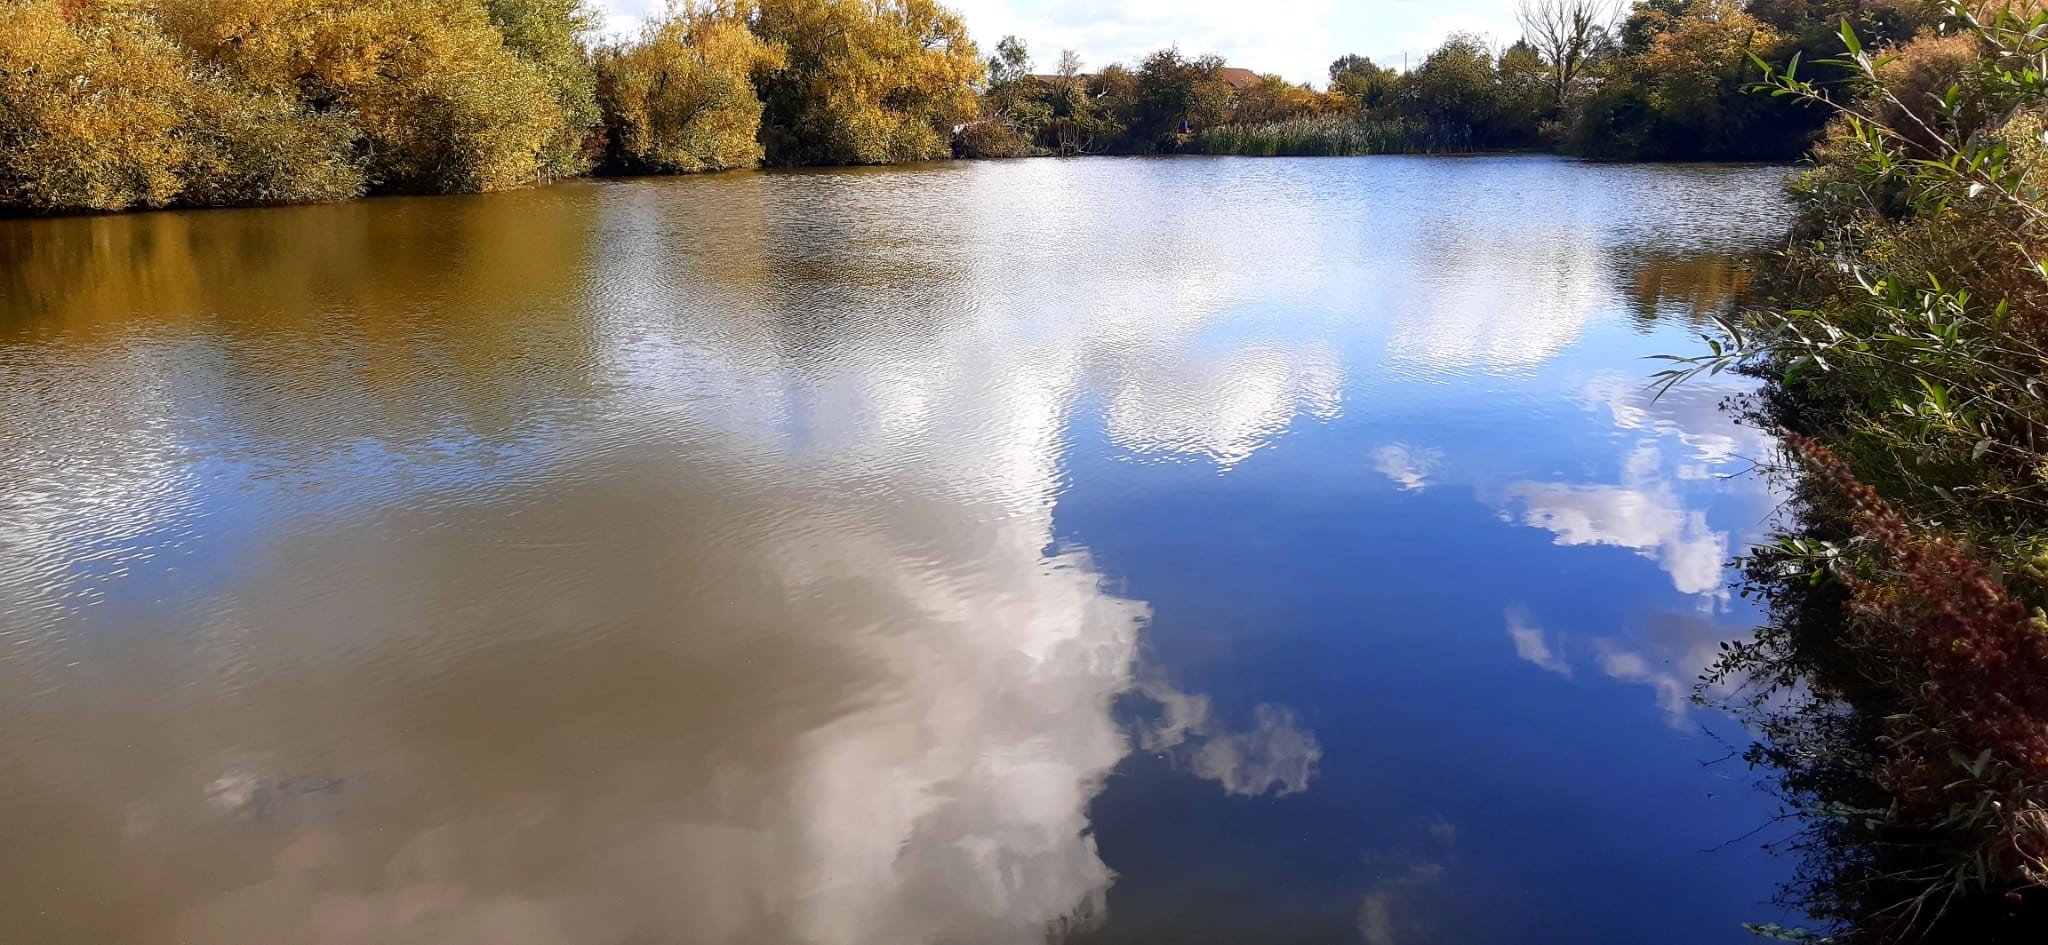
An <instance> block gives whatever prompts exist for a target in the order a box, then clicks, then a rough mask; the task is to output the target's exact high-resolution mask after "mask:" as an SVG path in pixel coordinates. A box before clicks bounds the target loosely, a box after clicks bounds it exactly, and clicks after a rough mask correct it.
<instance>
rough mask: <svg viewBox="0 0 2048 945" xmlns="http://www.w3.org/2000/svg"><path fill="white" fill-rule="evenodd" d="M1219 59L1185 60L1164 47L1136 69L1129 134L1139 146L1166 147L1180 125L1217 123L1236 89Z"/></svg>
mask: <svg viewBox="0 0 2048 945" xmlns="http://www.w3.org/2000/svg"><path fill="white" fill-rule="evenodd" d="M1222 71H1223V57H1221V56H1216V55H1207V56H1199V57H1195V58H1189V57H1187V56H1183V55H1181V52H1180V50H1179V49H1178V48H1174V47H1168V48H1166V49H1162V50H1159V51H1158V52H1155V53H1153V54H1151V55H1149V56H1146V57H1145V60H1144V62H1142V63H1140V64H1139V66H1138V73H1137V87H1136V89H1135V92H1136V101H1135V102H1134V107H1133V114H1132V119H1131V125H1130V134H1131V136H1132V137H1133V138H1134V139H1136V143H1138V144H1139V145H1140V146H1141V147H1142V146H1144V145H1145V144H1148V143H1149V144H1151V145H1153V146H1155V147H1164V146H1165V143H1166V142H1169V141H1170V140H1171V138H1172V135H1173V134H1174V132H1175V131H1177V130H1178V129H1179V128H1180V126H1181V124H1182V123H1183V122H1185V123H1187V124H1188V125H1190V126H1196V127H1199V126H1207V125H1215V124H1220V123H1222V121H1223V115H1224V112H1225V110H1227V109H1228V108H1229V107H1230V103H1231V99H1232V98H1233V97H1235V94H1236V93H1235V91H1234V90H1233V89H1232V88H1231V87H1230V83H1228V82H1225V81H1224V80H1223V76H1222Z"/></svg>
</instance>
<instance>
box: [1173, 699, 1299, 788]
mask: <svg viewBox="0 0 2048 945" xmlns="http://www.w3.org/2000/svg"><path fill="white" fill-rule="evenodd" d="M1137 688H1138V691H1140V692H1142V693H1144V694H1145V696H1146V697H1147V698H1149V699H1151V700H1153V701H1155V702H1157V703H1159V704H1160V706H1161V707H1162V708H1161V712H1160V715H1159V717H1158V718H1156V719H1153V720H1152V721H1151V722H1150V723H1148V724H1146V725H1143V726H1141V727H1140V731H1139V733H1138V744H1139V747H1140V748H1143V749H1144V750H1145V751H1149V752H1172V753H1175V754H1177V756H1178V757H1179V758H1180V759H1182V760H1183V761H1184V762H1185V763H1186V764H1187V766H1188V769H1189V770H1190V771H1191V772H1193V773H1194V775H1195V776H1196V777H1199V778H1205V779H1208V780H1210V781H1214V782H1216V783H1217V784H1220V785H1222V786H1223V790H1224V792H1225V793H1227V794H1233V795H1237V796H1241V797H1260V796H1263V795H1265V794H1267V793H1268V792H1271V793H1272V794H1273V796H1275V797H1285V796H1287V795H1289V794H1299V793H1301V792H1302V791H1306V790H1308V786H1309V782H1311V781H1313V780H1315V775H1316V764H1317V762H1319V761H1321V760H1322V757H1323V746H1322V743H1321V742H1319V741H1317V740H1316V736H1315V733H1314V732H1312V731H1309V730H1308V729H1306V728H1303V727H1302V726H1301V724H1300V722H1299V721H1297V720H1296V719H1295V716H1294V710H1292V709H1289V708H1287V707H1286V706H1278V705H1270V704H1263V703H1262V704H1260V705H1258V706H1256V707H1254V708H1253V709H1252V727H1251V728H1249V729H1233V728H1231V727H1230V726H1228V725H1225V724H1224V723H1223V722H1221V721H1219V720H1218V719H1217V718H1216V717H1215V716H1214V715H1213V714H1212V713H1211V710H1210V703H1209V697H1207V696H1201V695H1190V694H1188V693H1184V692H1181V691H1180V690H1178V689H1175V688H1173V687H1172V686H1171V685H1168V684H1166V683H1163V682H1159V681H1156V680H1155V681H1152V682H1147V683H1143V684H1140V685H1139V686H1138V687H1137Z"/></svg>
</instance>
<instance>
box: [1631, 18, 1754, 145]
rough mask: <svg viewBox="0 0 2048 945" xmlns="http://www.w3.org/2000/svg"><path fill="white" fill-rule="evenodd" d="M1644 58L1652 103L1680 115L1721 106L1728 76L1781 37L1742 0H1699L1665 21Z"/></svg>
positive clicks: (1645, 76) (1643, 68) (1641, 65)
mask: <svg viewBox="0 0 2048 945" xmlns="http://www.w3.org/2000/svg"><path fill="white" fill-rule="evenodd" d="M1664 26H1665V28H1664V29H1662V30H1660V31H1659V32H1657V33H1656V34H1655V36H1654V37H1653V38H1652V39H1651V41H1650V48H1649V49H1648V51H1646V52H1645V53H1644V54H1643V56H1642V58H1641V59H1640V60H1639V63H1638V67H1639V68H1640V69H1641V70H1642V71H1643V73H1644V79H1645V82H1644V84H1645V85H1647V86H1648V87H1649V89H1650V104H1651V105H1653V106H1654V107H1656V108H1657V109H1658V110H1659V111H1662V112H1665V113H1667V114H1671V115H1676V116H1690V115H1697V114H1700V113H1702V112H1706V111H1710V110H1712V109H1714V108H1716V107H1718V103H1719V98H1718V91H1719V88H1720V85H1721V80H1722V79H1723V77H1725V76H1727V75H1728V74H1729V73H1730V72H1731V71H1734V70H1739V69H1743V68H1746V67H1747V64H1748V62H1749V56H1750V54H1751V53H1752V52H1758V53H1761V52H1766V51H1768V50H1770V49H1771V48H1772V47H1774V46H1776V45H1777V44H1778V42H1779V36H1778V34H1777V32H1776V31H1774V30H1772V29H1771V28H1770V27H1769V26H1767V25H1765V24H1764V23H1763V22H1762V21H1761V20H1758V19H1757V18H1756V17H1754V16H1751V15H1750V14H1749V12H1748V11H1746V10H1744V9H1743V4H1742V3H1741V2H1740V0H1697V2H1695V3H1692V4H1690V5H1688V6H1687V7H1686V9H1685V14H1684V15H1683V16H1679V17H1676V18H1674V19H1672V20H1671V21H1669V22H1668V23H1667V24H1664Z"/></svg>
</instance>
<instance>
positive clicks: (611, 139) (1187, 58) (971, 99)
mask: <svg viewBox="0 0 2048 945" xmlns="http://www.w3.org/2000/svg"><path fill="white" fill-rule="evenodd" d="M1608 2H1612V0H1530V5H1529V6H1526V7H1525V8H1524V9H1523V15H1522V28H1523V34H1524V35H1523V36H1522V38H1521V39H1519V40H1518V41H1516V42H1515V43H1514V44H1512V45H1510V46H1508V47H1506V48H1504V49H1500V50H1495V49H1494V48H1493V47H1492V46H1491V45H1489V43H1488V42H1487V41H1486V40H1484V39H1483V38H1481V37H1478V36H1473V35H1469V34H1461V35H1456V36H1452V37H1451V38H1450V39H1449V40H1447V41H1446V42H1445V43H1444V44H1443V45H1442V46H1441V47H1440V48H1438V49H1437V50H1435V51H1434V52H1432V53H1430V54H1429V55H1428V56H1426V57H1424V58H1423V60H1422V61H1421V62H1420V63H1419V64H1418V65H1417V66H1416V67H1415V68H1413V69H1409V70H1406V71H1402V70H1396V69H1393V68H1389V67H1387V66H1385V65H1381V64H1377V63H1374V62H1372V61H1371V60H1370V59H1367V58H1365V57H1362V56H1345V57H1343V58H1341V59H1339V60H1337V61H1336V62H1335V63H1333V64H1332V65H1331V67H1330V72H1329V82H1328V85H1327V87H1326V88H1323V89H1315V88H1311V87H1308V86H1305V85H1299V84H1295V83H1290V82H1288V81H1286V80H1285V79H1282V78H1280V77H1279V76H1274V75H1252V74H1250V73H1246V72H1244V71H1243V70H1231V69H1227V68H1226V66H1225V63H1224V62H1223V60H1221V59H1220V58H1218V57H1216V56H1193V55H1187V54H1183V53H1182V52H1181V51H1180V50H1178V49H1176V48H1167V49H1163V50H1160V51H1158V52H1155V53H1153V54H1151V55H1149V56H1146V57H1144V58H1143V59H1142V60H1140V61H1139V62H1137V63H1136V64H1135V65H1133V66H1129V67H1126V66H1123V65H1108V66H1105V67H1103V68H1101V69H1099V70H1094V71H1089V70H1087V69H1086V68H1085V67H1084V64H1083V63H1082V62H1081V61H1080V60H1079V59H1078V57H1076V56H1075V55H1074V54H1073V53H1071V52H1067V53H1063V54H1061V55H1060V57H1059V60H1058V64H1057V66H1056V67H1054V68H1053V70H1052V71H1050V72H1047V73H1043V74H1037V73H1034V72H1033V71H1032V60H1031V56H1030V54H1029V52H1028V50H1027V49H1026V48H1025V46H1024V44H1023V43H1022V42H1020V41H1018V40H1017V39H1016V38H1015V37H1010V38H1006V39H1004V40H1003V41H1002V42H1000V43H998V44H997V47H996V48H995V50H993V54H992V55H988V56H986V57H984V55H983V53H982V51H981V50H980V49H978V48H977V47H976V45H975V43H974V42H973V41H972V40H971V39H970V38H969V36H968V33H967V29H966V25H965V24H964V23H963V22H962V20H961V18H960V16H959V15H958V14H957V13H955V12H953V11H952V10H949V9H947V8H946V7H944V6H941V5H940V4H939V3H937V2H936V0H673V2H672V3H671V5H670V6H669V7H668V8H667V9H666V11H665V12H663V13H662V14H660V15H658V16H656V17H654V18H652V19H651V20H650V21H649V22H647V23H645V24H644V25H643V26H642V27H641V28H640V30H639V32H638V33H637V34H635V35H632V36H629V37H604V36H602V35H600V34H599V32H598V31H597V29H596V26H597V24H596V22H595V18H594V15H593V14H592V12H591V11H590V9H589V8H588V7H586V6H585V5H584V3H583V0H0V210H5V211H12V212H17V213H19V212H68V211H96V210H119V209H126V208H131V207H161V206H217V205H232V204H255V203H293V202H311V201H324V200H339V199H347V198H351V197H356V196H361V195H364V194H369V193H450V192H466V191H485V190H498V189H504V188H509V187H519V186H527V185H532V184H539V183H546V182H548V181H552V180H556V179H560V178H564V177H571V176H576V175H581V174H587V173H593V172H595V173H690V172H698V171H714V170H723V169H729V168H743V167H753V166H756V165H759V164H762V163H767V164H773V165H801V164H886V163H893V162H899V161H914V160H926V159H932V158H941V157H948V156H968V157H997V156H1021V155H1031V154H1088V153H1147V152H1158V151H1169V152H1170V151H1191V152H1208V153H1259V154H1347V153H1368V152H1386V151H1447V150H1479V149H1514V148H1552V149H1556V150H1561V151H1566V152H1569V153H1574V154H1580V155H1585V156H1588V157H1596V158H1608V159H1668V158H1771V157H1777V158H1785V157H1790V156H1792V155H1794V154H1796V153H1798V152H1799V151H1800V150H1801V149H1802V148H1803V147H1804V146H1805V145H1806V143H1807V142H1808V141H1809V140H1810V139H1811V137H1812V136H1813V134H1814V133H1815V132H1816V131H1817V129H1818V128H1819V126H1820V123H1821V122H1822V121H1823V120H1824V117H1825V116H1824V114H1823V113H1822V112H1821V111H1820V110H1818V109H1814V108H1811V107H1808V106H1806V105H1804V104H1802V103H1800V102H1797V101H1794V100H1789V99H1770V98H1767V97H1760V96H1749V95H1745V94H1744V93H1743V86H1744V85H1745V83H1747V82H1750V81H1753V80H1754V78H1755V75H1754V66H1753V64H1752V61H1751V60H1752V57H1760V58H1762V59H1764V60H1766V61H1770V62H1784V61H1787V60H1789V59H1790V57H1791V56H1793V55H1794V54H1798V53H1801V52H1804V51H1807V50H1809V49H1813V48H1817V47H1818V46H1819V44H1820V43H1821V42H1822V41H1823V40H1824V39H1825V38H1828V37H1832V36H1833V33H1832V29H1833V24H1836V23H1839V22H1840V21H1842V20H1843V19H1849V20H1852V21H1853V22H1855V23H1856V24H1857V25H1858V28H1859V29H1863V30H1864V31H1865V32H1867V33H1869V34H1871V35H1873V36H1878V37H1889V36H1900V37H1903V36H1910V35H1912V33H1913V32H1914V30H1916V29H1917V28H1918V27H1919V26H1920V25H1921V24H1922V23H1923V22H1925V21H1926V20H1927V15H1926V14H1924V13H1920V12H1915V11H1916V10H1917V8H1916V7H1913V6H1911V4H1912V3H1913V2H1914V0H1750V2H1749V3H1748V4H1746V5H1745V4H1743V3H1742V2H1740V0H1641V2H1638V3H1637V4H1636V5H1635V6H1634V7H1632V8H1629V9H1628V10H1627V11H1626V14H1625V15H1623V13H1622V11H1621V10H1620V9H1618V8H1611V7H1604V6H1601V5H1600V4H1602V3H1608ZM1892 4H1896V6H1894V5H1892ZM1809 58H1811V57H1809Z"/></svg>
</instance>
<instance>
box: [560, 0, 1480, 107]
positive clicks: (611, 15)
mask: <svg viewBox="0 0 2048 945" xmlns="http://www.w3.org/2000/svg"><path fill="white" fill-rule="evenodd" d="M593 2H595V3H596V5H597V6H599V7H600V8H602V9H603V10H604V11H605V13H606V14H607V25H608V26H609V27H610V28H611V29H613V30H618V31H625V30H629V29H631V28H632V26H633V24H634V23H635V22H637V20H638V18H640V17H642V16H646V15H648V14H650V13H652V12H654V11H655V10H658V9H660V7H661V4H662V0H593ZM946 2H947V5H948V6H951V7H953V8H954V9H956V10H959V11H960V13H961V15H962V16H964V17H965V18H966V19H967V27H968V29H969V31H971V32H972V33H973V34H974V39H975V41H976V42H977V43H979V44H980V45H981V46H982V48H983V49H985V50H986V49H992V48H994V46H995V43H996V41H997V40H999V39H1001V38H1003V37H1004V36H1006V35H1012V34H1014V35H1016V36H1018V37H1020V38H1022V39H1023V40H1024V43H1025V45H1026V46H1027V47H1028V48H1029V49H1030V50H1031V54H1032V59H1033V60H1034V62H1035V64H1036V65H1035V67H1036V68H1037V70H1038V71H1041V72H1050V71H1052V69H1053V66H1054V64H1055V63H1057V62H1058V61H1059V54H1060V50H1062V49H1072V50H1075V51H1076V52H1079V53H1080V54H1081V60H1082V63H1083V65H1084V67H1085V68H1086V69H1088V70H1089V71H1093V70H1094V69H1095V68H1097V67H1099V66H1102V65H1104V64H1107V63H1112V62H1122V63H1125V64H1131V63H1135V62H1136V61H1137V60H1138V59H1139V58H1140V57H1142V56H1143V55H1144V54H1146V53H1148V52H1151V51H1152V50H1155V49H1159V48H1161V47H1163V46H1168V45H1173V44H1175V43H1178V44H1179V45H1180V48H1181V51H1182V52H1184V53H1189V54H1195V55H1199V54H1202V53H1211V52H1214V53H1221V54H1222V55H1223V56H1224V58H1225V59H1227V60H1229V62H1230V64H1231V65H1233V66H1241V67H1243V68H1246V69H1252V70H1254V71H1257V72H1277V73H1279V74H1280V75H1282V76H1285V77H1287V78H1288V79H1289V80H1291V81H1294V82H1313V83H1315V84H1316V86H1317V87H1321V86H1322V85H1323V84H1325V83H1326V82H1327V80H1328V77H1329V67H1330V60H1332V59H1335V58H1337V57H1338V56H1341V55H1344V54H1345V53H1360V54H1363V55H1367V56H1371V57H1372V59H1373V61H1375V62H1379V63H1382V64H1386V65H1392V66H1397V67H1398V66H1399V65H1400V64H1401V62H1402V56H1403V55H1404V54H1405V55H1407V56H1408V57H1409V58H1410V60H1411V61H1412V62H1420V61H1421V60H1422V57H1423V55H1424V54H1426V53H1428V52H1429V51H1430V50H1431V49H1434V48H1436V46H1437V44H1438V43H1440V42H1442V41H1443V38H1444V37H1445V36H1448V35H1450V34H1451V33H1453V32H1458V31H1472V32H1477V33H1481V34H1486V35H1489V36H1491V37H1492V38H1493V40H1494V43H1495V45H1506V44H1508V43H1511V42H1513V41H1514V39H1515V37H1516V36H1517V35H1519V31H1518V30H1517V29H1516V28H1515V14H1514V8H1515V4H1514V0H1266V2H1260V0H1113V2H1099V0H946Z"/></svg>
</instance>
